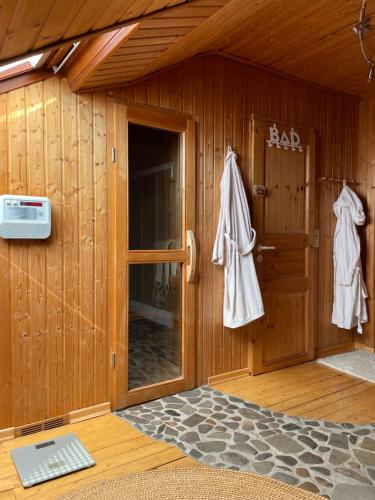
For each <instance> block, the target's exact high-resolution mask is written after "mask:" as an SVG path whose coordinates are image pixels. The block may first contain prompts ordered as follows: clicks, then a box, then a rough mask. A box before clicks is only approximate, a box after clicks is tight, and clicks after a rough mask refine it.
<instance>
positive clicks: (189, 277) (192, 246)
mask: <svg viewBox="0 0 375 500" xmlns="http://www.w3.org/2000/svg"><path fill="white" fill-rule="evenodd" d="M186 246H187V248H188V250H189V255H190V258H189V263H188V265H187V268H186V271H187V272H186V281H187V282H188V283H193V281H194V278H195V268H196V265H197V245H196V243H195V236H194V231H192V230H191V229H188V230H187V232H186Z"/></svg>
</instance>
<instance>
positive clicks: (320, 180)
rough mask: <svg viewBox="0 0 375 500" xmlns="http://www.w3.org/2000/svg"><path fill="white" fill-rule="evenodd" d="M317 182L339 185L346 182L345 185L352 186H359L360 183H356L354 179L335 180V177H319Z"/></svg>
mask: <svg viewBox="0 0 375 500" xmlns="http://www.w3.org/2000/svg"><path fill="white" fill-rule="evenodd" d="M318 182H337V183H340V184H343V183H344V182H346V183H347V184H354V185H359V184H360V182H358V181H356V180H355V179H344V178H337V177H320V178H319V179H318Z"/></svg>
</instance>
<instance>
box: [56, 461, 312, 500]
mask: <svg viewBox="0 0 375 500" xmlns="http://www.w3.org/2000/svg"><path fill="white" fill-rule="evenodd" d="M96 499H97V500H99V499H100V500H107V499H108V500H123V499H127V500H317V499H321V497H320V496H318V495H315V494H314V493H310V492H309V491H306V490H303V489H301V488H295V487H294V486H289V485H287V484H284V483H281V482H279V481H276V480H274V479H271V478H267V477H264V476H258V475H257V474H250V473H247V472H236V471H231V470H227V469H209V468H197V469H163V470H152V471H147V472H137V473H134V474H129V475H127V476H122V477H119V478H116V479H109V480H103V481H98V482H96V483H92V484H90V485H89V486H86V487H84V488H80V489H77V490H73V491H70V492H68V493H65V494H64V495H61V496H59V497H57V498H56V500H96Z"/></svg>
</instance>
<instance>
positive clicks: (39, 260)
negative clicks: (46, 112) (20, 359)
mask: <svg viewBox="0 0 375 500" xmlns="http://www.w3.org/2000/svg"><path fill="white" fill-rule="evenodd" d="M25 94H26V95H25V98H26V102H25V104H26V141H27V176H28V180H29V188H28V192H29V193H30V194H31V195H33V196H44V193H45V165H44V155H43V144H44V127H43V106H42V102H43V84H42V82H40V83H37V84H35V85H31V86H29V87H26V89H25ZM28 260H29V263H28V269H29V290H28V298H29V304H28V310H29V311H30V313H29V314H30V344H31V345H30V350H31V352H30V369H31V371H30V377H31V378H32V380H33V383H32V384H31V390H30V401H29V405H30V420H31V421H38V420H43V419H44V418H45V415H46V329H45V316H46V296H45V293H44V286H45V279H46V250H45V248H44V247H43V246H41V245H39V244H38V243H35V242H32V241H30V242H29V245H28Z"/></svg>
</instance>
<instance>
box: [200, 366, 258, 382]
mask: <svg viewBox="0 0 375 500" xmlns="http://www.w3.org/2000/svg"><path fill="white" fill-rule="evenodd" d="M249 375H250V368H249V367H247V368H241V370H233V371H231V372H226V373H221V374H220V375H213V376H212V377H208V383H209V385H212V384H219V383H221V382H228V380H235V379H237V378H243V377H248V376H249Z"/></svg>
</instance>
